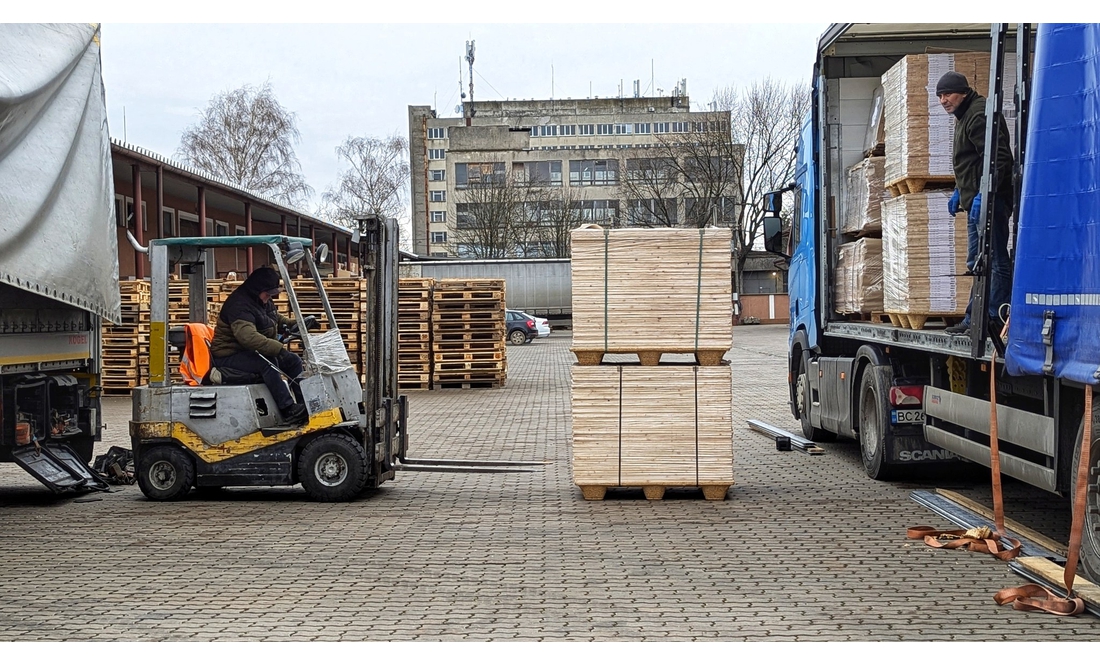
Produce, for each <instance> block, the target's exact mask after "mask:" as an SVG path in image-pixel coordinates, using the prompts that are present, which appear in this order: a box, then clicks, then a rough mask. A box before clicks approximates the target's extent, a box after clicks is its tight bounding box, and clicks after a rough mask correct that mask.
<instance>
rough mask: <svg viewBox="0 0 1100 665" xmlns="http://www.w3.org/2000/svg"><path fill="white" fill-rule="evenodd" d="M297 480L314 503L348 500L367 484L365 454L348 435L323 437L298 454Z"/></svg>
mask: <svg viewBox="0 0 1100 665" xmlns="http://www.w3.org/2000/svg"><path fill="white" fill-rule="evenodd" d="M298 478H300V479H301V482H302V487H304V488H305V490H306V494H308V495H309V497H310V498H311V499H313V500H314V501H350V500H352V499H354V498H355V497H356V495H358V494H359V493H360V492H361V491H362V490H363V487H364V486H365V485H366V483H367V455H366V453H365V452H363V448H362V447H361V446H360V445H359V443H358V442H357V441H356V440H355V439H354V438H352V437H351V436H350V435H348V434H342V433H340V432H329V433H328V434H322V435H321V436H319V437H317V438H316V439H313V440H312V441H310V442H309V443H307V444H306V447H305V448H303V449H302V452H301V453H300V454H299V455H298Z"/></svg>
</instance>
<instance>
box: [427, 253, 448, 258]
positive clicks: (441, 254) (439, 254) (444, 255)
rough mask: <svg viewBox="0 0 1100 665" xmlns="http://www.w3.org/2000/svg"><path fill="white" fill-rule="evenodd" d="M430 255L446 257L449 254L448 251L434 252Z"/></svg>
mask: <svg viewBox="0 0 1100 665" xmlns="http://www.w3.org/2000/svg"><path fill="white" fill-rule="evenodd" d="M430 256H435V257H439V258H444V257H446V256H447V252H432V253H431V254H430Z"/></svg>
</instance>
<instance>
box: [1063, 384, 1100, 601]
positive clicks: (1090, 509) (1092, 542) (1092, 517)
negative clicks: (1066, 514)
mask: <svg viewBox="0 0 1100 665" xmlns="http://www.w3.org/2000/svg"><path fill="white" fill-rule="evenodd" d="M1084 435H1085V423H1084V421H1083V420H1082V422H1081V425H1080V426H1079V427H1078V428H1077V439H1076V441H1077V443H1076V445H1075V446H1074V447H1073V466H1072V467H1070V490H1071V493H1070V497H1069V498H1070V509H1071V510H1072V506H1073V500H1074V497H1076V496H1077V464H1078V462H1079V461H1080V459H1081V439H1082V438H1084ZM1097 439H1100V403H1097V402H1096V401H1094V402H1093V405H1092V447H1091V455H1090V456H1089V469H1088V490H1087V491H1086V493H1085V523H1084V525H1082V528H1081V556H1080V562H1081V565H1080V569H1079V570H1078V571H1077V574H1079V575H1081V576H1083V577H1087V578H1088V579H1090V580H1092V581H1093V582H1094V583H1095V582H1096V581H1097V580H1100V532H1098V529H1100V513H1098V512H1097V511H1098V510H1100V490H1098V489H1097V484H1096V483H1097V479H1098V478H1100V449H1098V448H1097Z"/></svg>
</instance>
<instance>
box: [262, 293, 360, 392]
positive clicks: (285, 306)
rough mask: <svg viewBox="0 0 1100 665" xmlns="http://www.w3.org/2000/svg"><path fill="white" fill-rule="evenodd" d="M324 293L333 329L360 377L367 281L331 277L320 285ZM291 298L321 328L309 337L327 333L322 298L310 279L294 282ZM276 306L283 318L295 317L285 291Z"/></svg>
mask: <svg viewBox="0 0 1100 665" xmlns="http://www.w3.org/2000/svg"><path fill="white" fill-rule="evenodd" d="M322 284H323V285H324V288H325V293H326V294H327V295H328V301H329V306H331V307H332V315H333V316H334V317H336V322H335V323H336V327H338V328H339V329H340V337H341V338H342V339H343V340H344V347H345V348H346V349H347V351H348V359H349V360H351V364H352V366H354V367H355V368H356V372H357V373H358V374H360V375H362V373H363V351H364V349H361V348H360V344H361V343H362V330H363V326H364V325H365V323H366V318H367V314H366V312H367V302H368V301H367V294H366V280H362V279H357V278H348V277H332V278H326V279H324V280H323V281H322ZM293 285H294V294H295V296H297V298H298V307H299V309H301V311H302V316H310V315H313V316H316V317H317V321H318V322H320V324H321V327H320V328H318V329H316V330H313V331H311V334H319V333H322V332H324V331H326V330H330V329H331V328H332V325H330V323H329V321H328V316H327V315H326V314H325V307H324V304H323V303H322V302H321V294H320V293H318V292H317V285H316V284H315V283H314V281H313V279H312V278H309V277H303V278H296V279H294V281H293ZM276 304H277V306H278V308H279V311H280V312H281V313H282V314H283V316H287V317H289V318H291V319H293V318H294V313H293V312H292V311H291V309H290V299H289V298H288V297H287V295H286V291H283V292H282V293H280V294H279V297H278V298H277V299H276Z"/></svg>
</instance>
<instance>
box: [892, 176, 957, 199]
mask: <svg viewBox="0 0 1100 665" xmlns="http://www.w3.org/2000/svg"><path fill="white" fill-rule="evenodd" d="M954 186H955V177H954V176H942V175H929V176H922V177H919V178H918V177H915V176H910V177H906V178H899V179H897V180H894V181H892V182H888V183H886V189H889V190H890V195H891V196H901V195H902V194H918V193H920V192H923V191H924V190H925V189H946V188H948V187H954Z"/></svg>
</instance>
